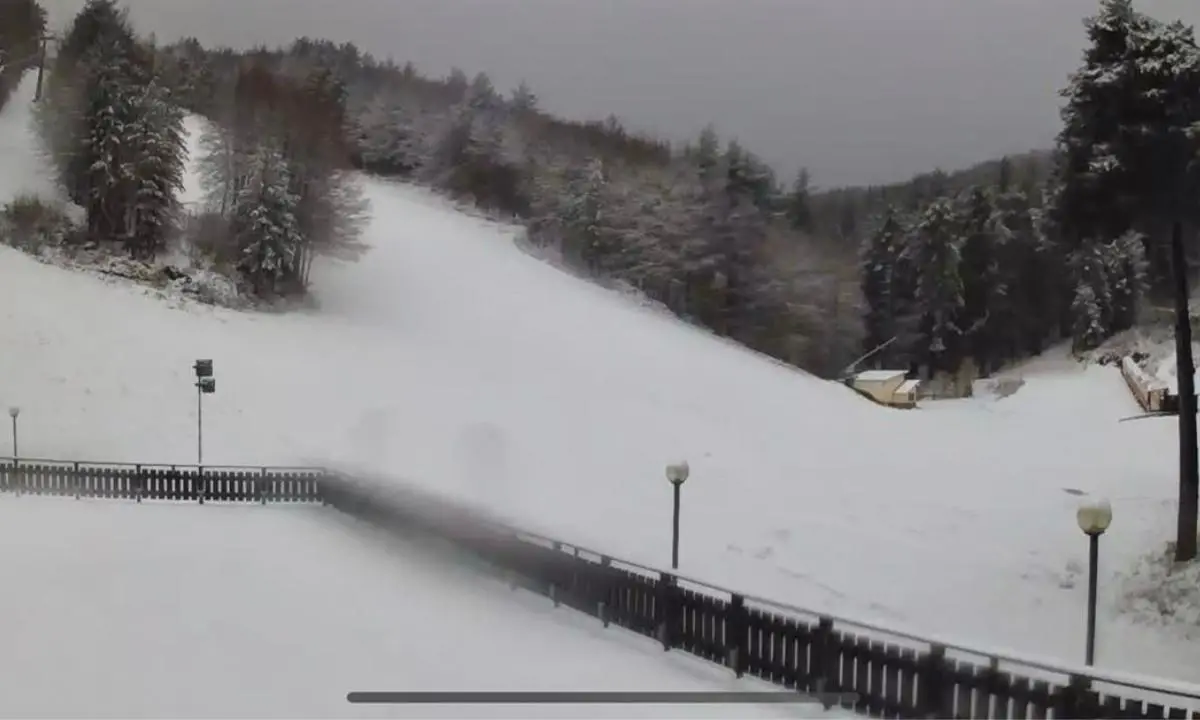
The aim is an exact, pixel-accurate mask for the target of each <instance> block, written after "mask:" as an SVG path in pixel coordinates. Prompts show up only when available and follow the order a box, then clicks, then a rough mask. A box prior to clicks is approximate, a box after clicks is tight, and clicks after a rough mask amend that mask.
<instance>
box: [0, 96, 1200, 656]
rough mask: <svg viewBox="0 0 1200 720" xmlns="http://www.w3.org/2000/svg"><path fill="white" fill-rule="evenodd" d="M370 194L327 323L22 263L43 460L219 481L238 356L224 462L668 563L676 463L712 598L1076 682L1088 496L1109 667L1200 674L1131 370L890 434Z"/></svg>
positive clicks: (333, 276)
mask: <svg viewBox="0 0 1200 720" xmlns="http://www.w3.org/2000/svg"><path fill="white" fill-rule="evenodd" d="M20 107H21V103H20V102H19V101H17V102H15V105H14V107H11V108H10V109H9V110H7V111H6V112H8V113H14V114H15V113H17V112H20V111H19V108H20ZM27 144H28V141H27V140H26V141H22V142H20V143H16V144H15V147H14V151H18V150H20V148H22V147H25V146H26V145H27ZM6 162H7V161H6ZM20 162H25V161H24V160H22V161H20ZM30 162H32V161H30ZM6 167H7V166H6ZM190 182H191V186H190V187H189V191H188V192H189V195H190V197H193V198H194V197H196V196H197V195H198V189H197V188H196V187H195V180H194V178H192V179H191V180H190ZM364 189H365V191H366V194H367V197H368V198H369V200H370V202H371V204H372V207H373V220H372V222H371V225H370V227H369V228H368V230H367V239H368V240H369V242H370V243H371V244H372V245H373V248H372V250H371V252H370V254H369V255H368V256H367V257H365V258H364V259H363V260H362V261H360V262H358V263H356V264H350V265H338V264H328V265H323V266H320V267H318V268H317V270H318V272H317V274H316V288H315V292H316V295H317V300H318V301H319V306H320V309H319V310H314V311H311V312H307V313H303V314H292V315H287V316H265V315H250V314H238V313H234V312H230V311H224V310H217V309H212V308H206V307H195V306H188V307H185V308H182V309H177V308H171V307H168V306H167V305H165V304H163V303H162V302H160V301H157V300H153V299H152V298H149V297H147V296H146V294H145V293H144V292H143V291H141V290H139V289H137V288H132V287H129V286H127V285H117V284H113V283H111V282H107V281H105V280H102V279H99V278H96V277H89V276H86V275H82V274H79V273H69V272H64V271H62V270H59V269H56V268H54V267H50V266H46V265H40V264H38V263H36V262H34V261H33V260H31V259H29V258H27V257H25V256H22V255H20V254H18V253H15V252H9V251H4V252H0V322H2V323H3V324H2V325H0V328H2V331H3V339H4V346H5V348H6V352H5V353H3V354H2V355H0V378H3V380H0V383H3V385H2V386H0V396H2V397H0V403H3V402H6V401H11V402H14V403H18V404H20V405H22V407H23V408H24V410H23V413H22V415H21V423H22V441H21V442H22V448H23V454H27V455H44V456H51V457H65V458H71V457H80V458H95V459H113V460H132V459H137V460H142V461H163V460H166V461H177V462H184V461H187V460H189V459H190V458H192V457H193V456H194V452H195V450H194V437H195V436H194V433H195V416H194V412H195V410H194V400H195V398H194V395H193V393H194V389H193V387H192V380H191V377H190V375H191V369H190V368H191V364H192V362H193V361H194V359H196V358H198V357H211V358H213V359H214V361H215V366H216V376H217V382H218V390H217V394H216V395H213V396H211V397H209V398H208V399H206V401H205V402H206V404H205V410H204V413H205V414H204V417H205V423H206V425H205V443H206V444H205V458H206V460H207V461H208V462H213V463H271V462H274V463H301V462H325V463H332V464H340V465H344V466H350V467H353V466H362V467H366V468H369V469H371V470H375V471H382V472H385V473H390V474H393V475H395V476H397V477H404V478H406V479H408V480H410V481H412V482H417V483H421V484H424V485H427V486H430V487H435V488H438V489H441V490H443V491H446V492H448V493H453V494H456V495H458V496H460V497H464V498H468V499H470V500H473V501H475V502H478V503H481V504H487V505H490V506H492V507H494V508H496V509H498V510H500V511H502V512H504V513H506V514H508V515H510V516H512V517H514V518H518V519H520V520H521V521H522V522H523V523H524V524H526V525H528V526H532V527H533V528H534V529H541V530H543V531H546V532H548V533H550V534H555V535H561V536H564V538H565V539H568V540H571V541H574V542H578V543H581V544H585V545H593V546H596V547H598V548H601V549H603V550H605V551H606V552H609V553H612V554H615V555H618V556H625V557H628V558H630V559H633V560H640V561H644V562H648V563H651V564H657V565H662V564H665V563H666V562H667V561H668V559H669V554H670V528H671V523H670V511H671V491H670V487H669V485H668V484H667V482H666V480H665V479H664V477H663V466H664V464H666V463H668V462H674V461H676V460H678V459H679V458H686V459H687V460H688V461H689V462H690V464H691V468H692V477H691V479H690V480H689V481H688V483H687V485H686V486H685V487H684V490H683V523H682V553H681V571H682V572H684V573H685V574H688V575H693V576H699V577H702V578H707V579H709V580H712V581H716V582H719V583H721V584H723V585H727V586H735V587H739V588H742V589H744V590H745V591H747V592H750V593H753V594H761V595H767V596H771V597H774V598H777V599H779V600H784V601H789V602H793V603H796V604H799V605H803V606H806V607H810V608H813V609H814V610H818V611H826V612H833V613H836V614H839V615H847V616H856V617H860V618H863V619H868V620H876V621H881V622H884V623H895V624H901V625H904V626H907V627H909V628H913V629H917V630H926V631H928V632H930V633H938V634H941V635H950V636H956V637H958V638H960V639H962V640H963V641H964V642H971V643H977V644H982V645H999V646H1003V647H1007V648H1013V649H1015V650H1019V651H1024V652H1027V653H1032V654H1039V655H1049V656H1056V657H1060V658H1063V659H1066V660H1071V661H1077V660H1079V659H1081V657H1082V654H1083V645H1084V636H1083V635H1084V603H1085V598H1086V578H1085V577H1084V568H1085V567H1086V547H1087V544H1086V541H1085V539H1084V537H1083V536H1082V534H1081V533H1080V532H1079V530H1078V529H1077V527H1076V525H1075V519H1074V510H1075V506H1076V503H1077V501H1078V496H1077V495H1076V494H1075V493H1077V492H1084V493H1096V494H1103V495H1107V496H1109V497H1110V498H1111V499H1112V501H1113V506H1114V512H1115V520H1114V523H1113V527H1112V529H1111V530H1110V531H1109V533H1108V534H1107V535H1106V536H1105V537H1104V539H1103V547H1104V552H1103V555H1102V557H1101V571H1102V578H1101V608H1100V613H1101V614H1100V632H1099V641H1098V663H1099V664H1100V665H1102V666H1105V667H1110V668H1114V669H1124V670H1129V671H1139V672H1144V673H1155V674H1162V675H1167V676H1173V677H1180V678H1184V679H1192V678H1194V677H1195V676H1196V675H1197V674H1198V673H1200V643H1197V642H1196V639H1197V637H1200V627H1196V626H1194V625H1186V626H1185V625H1180V624H1173V625H1164V624H1163V622H1162V621H1161V620H1158V619H1156V618H1157V617H1158V616H1157V615H1156V614H1155V613H1151V612H1147V611H1145V610H1144V609H1137V608H1133V609H1131V608H1129V607H1128V605H1129V604H1128V603H1127V602H1124V600H1123V598H1124V597H1125V596H1126V595H1127V594H1128V591H1129V588H1130V587H1131V586H1139V587H1140V585H1139V583H1141V582H1142V580H1141V578H1143V577H1144V575H1136V577H1133V578H1132V579H1130V578H1128V577H1126V576H1127V575H1130V574H1131V573H1134V571H1135V569H1137V568H1139V567H1141V559H1142V558H1144V557H1146V556H1147V555H1150V554H1158V553H1160V552H1161V549H1162V547H1163V543H1164V542H1165V541H1166V540H1167V539H1168V538H1169V537H1170V536H1171V534H1172V529H1173V527H1174V522H1173V518H1172V511H1173V507H1172V498H1173V496H1174V483H1175V476H1174V459H1173V458H1174V452H1175V444H1174V443H1175V436H1174V432H1173V427H1172V426H1170V425H1169V423H1166V422H1163V421H1157V420H1148V421H1144V422H1136V423H1121V424H1118V422H1117V420H1118V419H1119V418H1121V417H1125V416H1128V415H1132V414H1135V413H1137V412H1138V408H1137V406H1136V404H1135V403H1134V401H1133V399H1132V398H1131V396H1130V394H1129V392H1128V391H1127V390H1126V388H1125V386H1124V384H1123V381H1122V380H1121V378H1120V375H1119V373H1118V372H1117V371H1116V369H1114V368H1111V367H1095V366H1093V367H1087V368H1083V367H1081V366H1079V365H1077V364H1075V363H1073V362H1071V361H1069V360H1067V359H1066V358H1065V356H1061V357H1060V356H1059V355H1056V354H1054V353H1051V354H1050V355H1049V356H1048V357H1046V358H1044V359H1042V360H1039V361H1036V362H1033V363H1030V364H1028V365H1027V366H1025V367H1024V368H1022V369H1021V370H1020V371H1019V372H1020V373H1021V374H1022V375H1023V377H1024V380H1025V383H1024V385H1023V386H1022V387H1021V388H1020V389H1019V390H1018V391H1017V392H1016V393H1015V394H1014V395H1011V396H1009V397H1006V398H1004V399H1001V400H995V399H990V398H987V397H979V398H976V399H972V400H963V401H951V402H945V403H942V404H940V405H938V406H936V407H931V408H929V409H926V410H920V411H914V412H898V411H890V410H887V409H884V408H881V407H878V406H876V405H873V404H871V403H870V402H868V401H866V400H863V399H861V398H860V397H858V396H857V395H855V394H854V393H853V392H851V391H849V390H848V389H846V388H844V387H841V386H839V385H836V384H833V383H829V382H824V381H821V380H818V379H816V378H814V377H812V376H809V375H806V374H804V373H801V372H796V371H791V370H788V369H786V368H783V367H781V366H779V365H778V364H776V363H773V362H770V361H767V360H765V359H763V358H761V357H758V356H756V355H754V354H752V353H749V352H746V351H743V350H741V349H738V348H735V347H733V346H731V345H730V344H728V343H724V342H717V341H715V340H714V339H713V338H712V337H710V336H709V335H707V334H705V333H703V332H701V331H698V330H696V329H693V328H690V327H687V326H685V325H682V324H680V323H677V322H674V321H672V320H670V319H667V318H664V317H663V316H662V314H661V313H658V312H655V311H654V310H652V309H648V308H645V307H639V306H638V305H636V304H634V303H631V302H629V301H628V299H627V298H623V297H621V296H619V295H618V294H616V293H611V292H608V291H605V290H603V289H601V288H599V287H596V286H594V285H589V284H587V283H584V282H581V281H579V280H577V279H575V278H572V277H570V276H569V275H567V274H566V273H563V272H560V271H558V270H556V269H554V268H553V267H551V266H549V265H548V264H546V263H542V262H539V261H537V260H535V259H533V258H531V257H529V256H527V255H525V254H523V253H522V252H520V251H519V250H518V249H517V248H516V247H515V246H514V244H513V242H512V239H513V237H514V235H515V233H516V232H518V231H517V230H515V229H512V228H505V227H499V226H496V225H494V224H490V223H488V222H485V221H483V220H480V219H478V218H475V217H470V216H468V215H464V214H461V213H458V212H455V211H454V210H453V208H452V207H451V205H450V204H448V203H447V202H445V201H443V200H440V199H438V198H436V197H435V196H433V195H432V194H430V193H428V192H426V191H423V190H420V189H415V188H412V187H407V186H404V185H399V184H392V183H387V182H381V181H376V180H365V181H364Z"/></svg>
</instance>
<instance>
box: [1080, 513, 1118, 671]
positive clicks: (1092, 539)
mask: <svg viewBox="0 0 1200 720" xmlns="http://www.w3.org/2000/svg"><path fill="white" fill-rule="evenodd" d="M1075 520H1076V522H1078V523H1079V529H1080V530H1082V531H1083V532H1084V534H1085V535H1087V536H1088V599H1087V654H1086V657H1085V662H1086V663H1087V665H1089V666H1091V665H1092V664H1093V663H1094V662H1095V660H1096V576H1097V575H1098V574H1099V570H1100V536H1101V535H1103V534H1104V531H1105V530H1107V529H1108V526H1109V525H1111V524H1112V506H1111V505H1109V503H1108V501H1107V500H1095V499H1089V500H1085V501H1084V502H1083V503H1082V504H1080V506H1079V509H1078V510H1077V511H1076V512H1075Z"/></svg>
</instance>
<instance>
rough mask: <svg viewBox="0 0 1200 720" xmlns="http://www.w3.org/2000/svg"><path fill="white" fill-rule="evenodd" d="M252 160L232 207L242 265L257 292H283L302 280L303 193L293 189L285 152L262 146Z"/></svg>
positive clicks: (261, 293) (264, 294) (267, 294)
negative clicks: (300, 211)
mask: <svg viewBox="0 0 1200 720" xmlns="http://www.w3.org/2000/svg"><path fill="white" fill-rule="evenodd" d="M250 164H251V167H252V168H253V170H252V172H253V174H252V176H251V179H250V181H249V182H248V183H246V184H245V185H244V186H243V187H242V188H241V189H240V192H239V194H238V198H237V199H236V202H235V210H234V219H233V229H234V233H235V236H236V238H237V241H238V247H239V249H240V256H241V257H240V261H239V262H238V269H239V270H240V271H241V272H242V274H243V275H244V276H245V277H246V279H247V280H248V281H249V282H250V283H251V285H253V287H254V291H255V294H257V295H258V296H260V297H263V296H270V295H274V294H280V293H285V292H288V291H290V290H291V288H292V286H294V285H295V284H297V283H298V282H299V280H300V274H301V271H302V268H301V261H302V248H303V245H304V237H303V235H302V233H301V230H300V226H299V222H298V220H297V211H298V209H299V204H300V198H299V197H298V196H297V195H296V194H295V193H293V192H292V189H291V185H292V183H291V178H290V177H288V172H289V169H288V163H287V161H286V158H285V157H284V156H283V154H282V153H280V152H278V151H277V150H275V149H273V148H270V147H269V146H266V145H261V146H259V147H258V149H257V150H256V152H255V153H254V155H253V156H252V157H251V160H250Z"/></svg>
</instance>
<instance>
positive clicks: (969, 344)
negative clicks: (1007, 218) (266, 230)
mask: <svg viewBox="0 0 1200 720" xmlns="http://www.w3.org/2000/svg"><path fill="white" fill-rule="evenodd" d="M956 214H957V216H958V223H959V231H958V232H959V237H960V238H961V243H962V265H961V270H960V277H961V278H962V289H963V307H962V314H961V316H960V322H961V327H962V331H963V340H964V342H965V343H966V351H967V352H968V353H969V354H970V355H971V357H972V358H974V360H975V362H976V363H977V365H978V366H979V367H980V368H982V370H983V371H984V373H986V372H987V371H988V369H989V368H990V367H993V366H996V365H998V364H999V361H1000V357H999V349H998V344H999V343H998V327H997V325H996V320H997V318H996V317H995V316H994V315H993V313H994V311H996V310H997V306H998V304H999V301H1000V299H1001V297H1002V295H1003V293H1004V291H1003V288H1002V287H1001V279H1000V267H999V264H998V259H999V257H1000V253H1001V248H1000V244H1001V242H1002V241H1003V240H1004V239H1005V235H1006V233H1005V232H1004V228H1003V227H1002V226H999V225H997V218H996V207H995V203H994V202H993V199H992V194H991V192H990V191H988V190H987V189H985V188H983V187H980V186H976V187H974V188H971V189H970V190H968V191H967V192H965V193H963V194H962V195H960V196H959V198H958V199H957V208H956Z"/></svg>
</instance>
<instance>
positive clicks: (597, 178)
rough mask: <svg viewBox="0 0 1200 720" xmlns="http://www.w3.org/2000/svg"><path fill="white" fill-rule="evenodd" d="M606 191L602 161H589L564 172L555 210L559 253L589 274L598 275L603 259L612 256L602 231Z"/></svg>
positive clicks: (568, 261)
mask: <svg viewBox="0 0 1200 720" xmlns="http://www.w3.org/2000/svg"><path fill="white" fill-rule="evenodd" d="M607 187H608V177H607V176H606V175H605V172H604V161H603V160H601V159H600V158H592V159H591V160H589V161H588V162H587V164H585V165H583V166H582V167H574V168H569V169H568V170H567V182H566V187H565V188H564V189H563V194H562V196H561V200H560V204H559V207H558V213H557V215H558V218H557V220H558V222H557V226H558V228H559V229H560V232H561V237H560V238H559V251H560V252H561V253H562V256H563V259H564V260H566V261H567V263H568V264H570V265H572V266H573V267H577V268H580V269H583V270H586V271H587V272H589V273H599V272H601V269H602V265H603V261H604V256H605V254H606V253H608V252H611V247H610V245H609V243H608V242H607V240H608V239H609V238H608V237H607V233H605V232H604V228H603V227H602V223H603V222H604V220H605V217H604V215H605V210H606V208H605V206H606V204H607V198H606V193H607Z"/></svg>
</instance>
